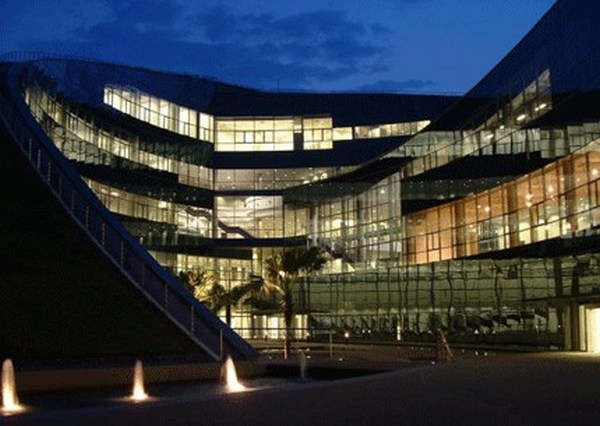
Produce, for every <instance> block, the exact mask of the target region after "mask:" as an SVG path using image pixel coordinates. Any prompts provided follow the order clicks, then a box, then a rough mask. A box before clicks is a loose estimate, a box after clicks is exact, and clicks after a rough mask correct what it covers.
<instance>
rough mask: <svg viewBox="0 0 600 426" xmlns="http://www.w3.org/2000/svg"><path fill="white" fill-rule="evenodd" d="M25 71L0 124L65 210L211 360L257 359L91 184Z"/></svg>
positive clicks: (9, 81) (0, 108) (2, 105)
mask: <svg viewBox="0 0 600 426" xmlns="http://www.w3.org/2000/svg"><path fill="white" fill-rule="evenodd" d="M22 69H23V66H20V65H18V64H12V65H10V66H9V68H8V70H7V72H6V73H5V75H4V79H5V82H6V90H7V93H6V94H3V93H0V120H1V121H2V123H3V124H4V126H5V128H6V131H7V133H8V134H9V135H10V136H11V137H12V139H13V141H14V142H15V143H17V145H18V146H19V148H20V149H21V151H22V152H23V154H24V155H25V156H26V157H27V159H28V161H29V162H30V164H31V165H32V167H33V168H34V169H35V171H36V172H37V174H38V176H39V178H40V179H41V180H42V181H43V182H44V183H45V184H46V185H47V186H48V187H49V189H50V190H51V192H52V194H53V195H54V196H55V197H56V199H57V200H58V201H59V202H60V204H61V205H62V206H63V208H64V209H65V211H66V212H67V213H68V214H69V215H70V216H71V217H72V218H73V219H74V221H75V223H76V224H77V225H78V226H79V227H80V228H81V229H83V230H84V231H85V232H86V234H87V235H88V236H89V237H90V238H91V240H92V241H93V242H94V243H95V244H96V245H97V246H98V248H99V249H100V250H102V252H104V254H105V255H106V256H107V257H108V258H109V259H110V260H111V261H112V262H113V264H114V265H115V266H116V267H117V268H118V269H119V270H120V271H121V272H122V273H123V275H124V276H125V277H126V278H127V279H128V281H129V282H130V283H131V284H132V285H133V286H134V287H135V288H137V289H138V290H139V291H140V292H141V293H142V294H143V295H144V296H145V297H146V298H147V299H148V300H149V301H150V302H151V303H152V304H154V305H155V306H156V307H157V308H158V309H159V310H160V311H162V312H163V313H164V314H165V315H166V316H167V317H168V318H169V319H170V320H171V321H172V322H173V323H174V324H175V325H176V326H177V327H178V328H179V329H180V330H182V331H183V332H184V333H185V334H187V335H188V337H189V338H190V339H192V340H193V341H194V342H195V343H196V344H197V345H198V346H199V347H201V348H202V349H203V350H204V351H205V352H206V353H207V354H208V355H209V356H210V357H211V358H213V359H214V360H219V359H221V358H222V357H223V355H224V353H225V352H228V353H229V354H230V355H232V356H233V357H234V358H239V359H252V358H256V356H257V352H256V350H255V349H254V348H253V347H252V346H251V345H250V344H248V343H247V342H246V341H244V340H243V339H242V338H241V337H239V336H238V335H237V334H235V333H234V332H233V331H232V330H231V329H230V328H229V327H228V326H226V325H225V324H224V323H223V322H222V321H220V320H219V319H218V318H217V317H216V316H215V315H214V314H213V313H212V312H210V310H208V308H206V307H205V306H204V305H203V304H201V303H200V302H199V301H197V300H196V299H195V298H194V297H193V296H192V295H191V294H190V293H189V292H187V291H186V290H185V289H184V288H183V286H182V285H181V283H180V282H179V281H178V280H177V279H176V278H175V277H173V276H172V275H171V274H169V273H168V272H167V271H166V270H164V269H163V268H162V267H161V266H160V265H159V264H158V262H157V261H156V260H155V259H154V258H153V257H152V256H150V254H149V253H148V252H147V251H146V249H144V248H143V247H142V246H141V245H140V243H139V242H138V241H136V240H135V239H134V238H133V237H132V236H131V235H130V234H129V232H128V231H127V230H126V229H125V227H124V226H123V225H122V224H121V223H120V222H119V221H118V220H117V219H116V218H115V217H114V216H113V215H112V214H111V213H110V212H109V211H108V210H107V208H106V207H105V206H104V205H103V204H102V203H101V202H100V201H99V200H98V198H97V197H96V196H95V194H94V193H93V192H92V191H91V189H90V188H88V187H87V185H85V183H84V182H83V181H82V180H81V177H80V176H79V174H78V173H77V172H76V171H75V169H74V168H73V166H72V165H71V164H70V163H69V161H68V160H67V159H66V158H65V157H64V156H63V155H62V153H61V152H60V151H59V150H58V148H57V147H56V146H55V145H54V144H53V143H52V142H51V141H50V139H49V138H48V136H47V135H46V134H45V133H44V132H43V131H42V130H41V128H40V127H39V126H38V125H37V123H36V122H35V120H34V119H33V117H32V116H31V114H30V112H29V110H28V108H27V106H26V105H25V103H24V101H23V99H22V95H21V88H20V84H19V83H20V81H19V78H18V72H20V71H21V70H22Z"/></svg>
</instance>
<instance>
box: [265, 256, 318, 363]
mask: <svg viewBox="0 0 600 426" xmlns="http://www.w3.org/2000/svg"><path fill="white" fill-rule="evenodd" d="M326 262H327V259H326V257H325V253H324V252H323V250H322V249H321V248H319V247H311V248H309V249H306V248H301V247H298V248H293V249H290V250H285V251H283V252H281V253H279V254H275V255H273V256H271V257H269V258H267V259H266V260H265V268H264V284H263V289H264V290H265V291H267V292H273V291H274V292H277V293H278V294H279V296H280V297H281V302H280V306H281V312H282V314H283V321H284V325H285V336H284V345H283V356H284V358H286V359H287V358H288V357H289V354H290V330H291V327H292V320H293V317H294V300H293V292H294V288H295V286H296V284H297V283H298V281H299V280H300V278H301V277H302V276H303V275H308V274H311V273H312V272H314V271H318V270H319V269H321V268H322V267H323V265H324V264H325V263H326Z"/></svg>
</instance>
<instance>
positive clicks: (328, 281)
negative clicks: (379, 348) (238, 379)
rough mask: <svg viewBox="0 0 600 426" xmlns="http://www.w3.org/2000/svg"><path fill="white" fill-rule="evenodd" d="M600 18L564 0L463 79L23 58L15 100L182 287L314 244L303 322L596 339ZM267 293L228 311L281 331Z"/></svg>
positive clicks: (593, 343)
mask: <svg viewBox="0 0 600 426" xmlns="http://www.w3.org/2000/svg"><path fill="white" fill-rule="evenodd" d="M599 18H600V4H597V2H591V1H585V0H578V1H566V0H559V1H558V2H557V3H556V4H555V5H554V6H553V7H552V8H551V9H550V10H549V11H548V13H547V14H546V15H545V16H544V17H543V18H542V19H541V20H540V22H539V23H538V24H537V25H536V26H535V27H534V28H533V29H532V30H531V31H530V32H529V34H527V36H526V37H525V38H524V39H523V40H522V41H521V42H520V43H519V44H518V45H517V46H515V47H514V49H513V50H512V51H511V52H510V53H509V54H508V55H507V56H506V57H505V58H504V59H503V60H502V61H501V62H500V63H499V64H498V65H497V66H496V67H494V69H492V70H491V71H490V72H489V73H488V74H487V75H486V76H485V77H484V78H483V79H482V80H481V81H480V82H479V83H478V84H477V85H476V86H475V87H474V88H473V89H472V90H470V91H469V92H468V93H467V94H466V95H464V96H462V97H453V96H433V95H427V96H426V95H395V94H348V93H345V94H342V93H339V94H309V93H270V92H263V91H257V90H252V89H248V88H241V87H235V86H232V85H229V84H224V83H220V82H217V81H214V80H208V79H203V78H199V77H192V76H182V75H173V74H167V73H159V72H154V71H149V70H143V69H137V68H131V67H126V66H119V65H114V64H105V63H96V62H90V61H82V60H71V59H53V58H36V59H33V58H14V60H10V61H7V62H6V63H5V64H4V65H3V69H4V82H3V85H4V86H5V90H4V92H5V93H4V99H3V105H4V107H3V110H2V118H3V120H4V125H5V126H6V127H7V128H9V129H11V132H12V135H13V138H14V139H15V142H17V143H19V144H20V146H21V147H22V150H23V152H24V153H25V154H27V156H28V157H29V158H30V161H31V165H32V166H33V167H35V168H36V169H37V170H38V171H39V174H40V175H41V177H42V178H43V179H45V180H46V182H47V183H48V186H49V188H51V189H52V190H53V192H55V193H56V196H57V197H58V198H60V199H61V200H62V202H63V204H64V205H65V208H66V209H67V210H68V211H70V212H71V215H72V216H73V218H74V219H75V220H76V221H77V222H78V223H79V224H80V226H82V227H83V228H84V229H86V230H87V231H88V233H89V235H90V237H91V238H93V239H94V240H95V241H96V242H97V244H98V245H99V247H102V250H104V251H105V252H106V254H107V256H110V257H112V258H113V260H114V261H115V262H116V263H118V264H119V265H120V267H121V268H122V269H123V272H124V273H125V274H127V275H128V276H129V277H130V278H131V280H132V281H133V282H134V283H137V284H139V286H140V287H143V286H144V285H146V284H145V282H146V281H145V280H146V279H147V278H146V277H147V273H146V272H145V271H146V270H152V274H154V275H155V276H156V277H160V279H158V278H157V280H158V281H160V282H161V283H162V282H165V283H166V282H168V285H167V284H164V289H165V290H164V292H165V294H166V293H167V292H170V291H174V292H175V293H177V294H180V293H182V288H180V289H178V290H168V291H167V290H166V289H167V288H169V289H171V288H176V287H177V285H178V284H177V282H176V281H175V280H174V279H173V278H172V276H173V275H176V274H178V273H180V272H187V271H195V272H198V273H200V272H205V271H212V272H214V276H215V277H216V279H217V280H218V282H219V283H220V284H221V285H223V286H224V287H225V288H228V289H231V288H233V287H235V286H237V285H240V284H243V283H245V282H247V281H248V280H250V279H251V276H260V275H262V268H263V262H264V260H265V259H266V258H268V257H269V256H271V255H272V254H274V253H278V252H280V251H282V250H286V249H288V248H290V247H297V246H319V247H321V248H322V249H323V250H324V251H326V252H327V253H328V254H329V257H330V260H329V262H328V263H327V265H326V267H325V269H324V270H322V271H320V272H319V273H318V274H314V275H312V276H310V277H305V278H304V279H303V281H302V283H301V284H300V285H299V286H298V291H297V294H296V296H295V297H296V306H297V309H296V318H295V321H296V323H295V333H296V337H305V336H310V337H318V336H319V335H320V334H326V333H329V332H330V331H331V330H333V331H334V332H336V333H349V334H350V335H351V336H352V338H357V339H358V338H369V337H373V336H374V335H377V336H379V337H382V336H385V337H389V338H395V339H404V338H412V339H419V338H424V337H422V336H423V335H425V336H428V335H429V333H430V332H431V331H432V330H435V329H436V328H440V327H441V328H443V329H445V330H447V331H448V332H449V333H450V334H451V335H452V338H453V339H456V340H461V339H462V340H464V341H474V340H479V341H487V340H491V339H493V340H494V341H496V342H506V343H519V344H536V345H545V346H548V345H549V346H556V347H559V348H565V349H574V350H589V351H600V253H598V249H599V248H600V243H599V241H600V240H599V237H598V235H597V229H598V226H600V186H599V185H600V181H599V170H600V153H599V152H598V151H599V148H600V102H599V101H600V91H599V89H600V59H599V58H600V56H599V55H598V49H600V31H597V30H595V22H596V21H597V20H598V19H599ZM79 176H80V177H81V179H82V180H83V182H84V183H85V185H82V184H81V182H80V181H78V179H79ZM92 192H93V194H95V196H96V197H97V199H96V198H95V197H93V196H92ZM74 194H75V195H74ZM82 200H85V202H84V201H82ZM98 201H99V202H98ZM109 211H110V212H111V214H109V213H108V212H109ZM121 225H123V226H124V227H123V226H121ZM125 229H127V231H125ZM142 247H143V248H142ZM144 248H145V249H146V250H147V253H146V251H145V250H144ZM148 253H149V254H150V255H151V256H152V257H153V258H154V259H155V260H156V261H157V262H158V264H160V265H161V266H162V268H163V269H160V268H158V267H157V266H156V265H155V263H154V260H152V259H151V258H150V256H149V255H148ZM147 265H151V266H147ZM167 271H168V272H167ZM180 287H181V286H180ZM161 291H163V290H160V289H159V290H157V291H155V292H154V293H153V292H152V291H150V292H149V293H152V294H149V297H151V298H153V299H155V300H159V301H161V300H162V301H164V300H166V299H168V297H169V296H166V295H164V294H162V293H161ZM169 294H170V293H169ZM180 296H181V297H182V298H183V299H182V300H185V303H184V304H185V306H187V308H186V309H190V308H189V307H190V306H196V305H194V304H193V302H191V301H190V300H189V297H188V296H189V295H187V296H186V295H183V294H181V295H180ZM161 303H163V302H158V304H159V305H160V304H161ZM182 303H183V302H182ZM164 305H167V306H168V302H164ZM191 309H192V311H193V310H194V309H195V308H191ZM276 311H277V310H276V309H275V310H273V309H271V310H269V309H268V304H262V305H261V304H260V303H254V304H251V303H239V304H238V306H237V307H236V308H235V310H234V315H233V319H232V326H233V328H234V329H235V330H236V331H237V332H238V333H240V334H241V335H242V336H243V337H264V336H267V337H269V336H270V337H280V336H281V333H282V325H281V320H280V318H279V315H278V314H277V312H276ZM178 315H179V317H178ZM171 316H174V317H177V318H175V320H176V321H179V322H180V323H181V324H185V325H184V328H188V329H189V328H193V327H194V321H196V320H195V319H193V318H195V317H194V316H193V315H191V316H190V315H188V317H180V316H181V315H180V314H176V315H174V314H172V315H171ZM202 316H203V318H204V317H206V318H208V317H209V315H208V313H206V312H203V313H202ZM190 317H191V318H190ZM207 321H208V320H207ZM190 323H191V325H190ZM217 328H219V327H217ZM211 336H212V337H211V339H213V346H211V347H214V342H215V340H214V339H215V334H214V333H213V334H212V335H211ZM231 339H233V340H232V341H235V342H237V340H235V337H231ZM238 343H239V342H238ZM238 343H236V344H238ZM209 346H210V345H209Z"/></svg>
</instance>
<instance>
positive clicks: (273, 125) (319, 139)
mask: <svg viewBox="0 0 600 426" xmlns="http://www.w3.org/2000/svg"><path fill="white" fill-rule="evenodd" d="M104 103H106V104H107V105H110V106H111V107H113V108H115V109H116V110H118V111H121V112H123V113H124V114H127V115H130V116H132V117H135V118H137V119H138V120H141V121H144V122H146V123H150V124H152V125H154V126H157V127H160V128H162V129H166V130H169V131H172V132H175V133H179V134H181V135H184V136H188V137H191V138H194V139H200V140H203V141H206V142H214V143H215V150H216V151H220V152H261V151H294V150H322V149H331V148H332V147H333V141H345V140H353V139H377V138H384V137H392V136H406V135H414V134H416V133H418V132H419V131H421V130H422V129H423V128H425V127H426V126H427V125H429V123H430V121H429V120H421V121H414V122H407V123H390V124H380V125H369V126H355V127H333V121H332V119H331V117H248V118H243V117H236V118H234V117H214V116H212V115H209V114H205V113H203V112H198V111H195V110H192V109H189V108H185V107H183V106H181V105H177V104H175V103H173V102H169V101H167V100H164V99H160V98H157V97H155V96H151V95H148V94H146V93H143V92H140V91H138V90H136V89H130V88H124V87H117V86H112V85H108V86H106V87H105V89H104Z"/></svg>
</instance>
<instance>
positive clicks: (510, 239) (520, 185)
mask: <svg viewBox="0 0 600 426" xmlns="http://www.w3.org/2000/svg"><path fill="white" fill-rule="evenodd" d="M599 178H600V141H595V142H593V143H591V144H590V145H589V146H588V147H586V149H584V150H580V151H577V152H575V153H573V154H570V155H569V156H567V157H564V158H562V159H560V160H559V161H557V162H555V163H552V164H550V165H548V166H546V167H544V168H543V169H540V170H537V171H535V172H533V173H530V174H528V175H525V176H523V177H521V178H519V179H517V180H515V181H511V182H508V183H505V184H503V185H501V186H499V187H496V188H493V189H490V190H489V191H485V192H483V193H481V194H477V195H474V196H471V197H468V198H465V199H462V200H459V201H456V202H453V203H448V204H445V205H443V206H440V207H436V208H432V209H429V210H426V211H422V212H418V213H414V214H409V215H407V216H405V217H404V222H405V229H406V231H405V232H406V233H405V238H406V240H405V252H404V257H405V260H406V261H407V262H408V263H426V262H436V261H439V260H445V259H453V258H460V257H465V256H473V255H476V254H480V253H485V252H489V251H494V250H501V249H506V248H513V247H518V246H522V245H526V244H531V243H535V242H539V241H544V240H547V239H550V238H556V237H560V236H565V235H570V234H572V233H575V232H582V231H585V230H589V229H592V228H595V227H597V226H600V181H599Z"/></svg>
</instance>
